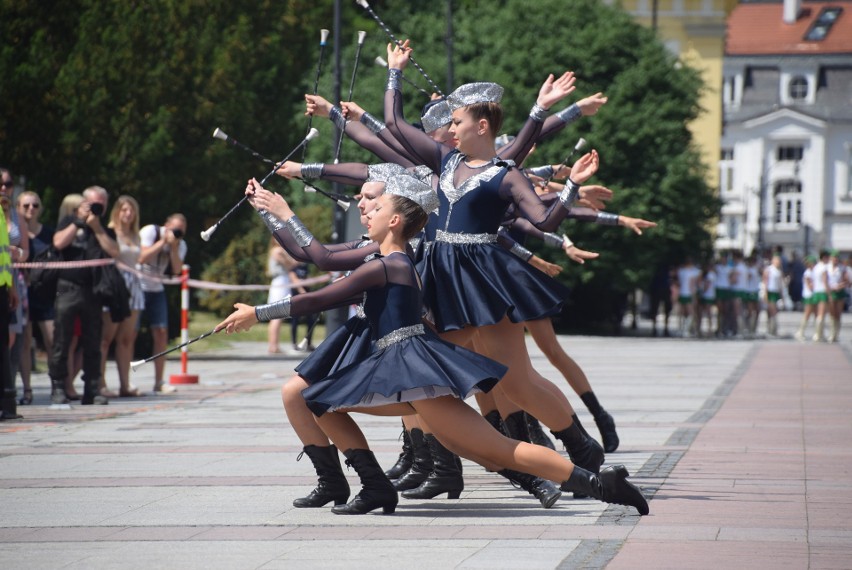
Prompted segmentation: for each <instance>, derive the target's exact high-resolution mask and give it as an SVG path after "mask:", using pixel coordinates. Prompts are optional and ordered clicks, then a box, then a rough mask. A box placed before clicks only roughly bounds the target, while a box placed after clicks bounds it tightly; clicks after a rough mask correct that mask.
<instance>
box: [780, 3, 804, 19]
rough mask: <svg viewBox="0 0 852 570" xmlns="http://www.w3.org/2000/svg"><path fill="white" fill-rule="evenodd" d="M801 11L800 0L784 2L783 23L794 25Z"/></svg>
mask: <svg viewBox="0 0 852 570" xmlns="http://www.w3.org/2000/svg"><path fill="white" fill-rule="evenodd" d="M801 9H802V0H784V23H785V24H795V23H796V20H798V19H799V12H800V11H801Z"/></svg>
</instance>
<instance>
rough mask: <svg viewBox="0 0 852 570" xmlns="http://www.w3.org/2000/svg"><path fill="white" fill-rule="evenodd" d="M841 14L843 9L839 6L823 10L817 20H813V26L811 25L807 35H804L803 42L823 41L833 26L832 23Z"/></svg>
mask: <svg viewBox="0 0 852 570" xmlns="http://www.w3.org/2000/svg"><path fill="white" fill-rule="evenodd" d="M842 13H843V8H841V7H839V6H830V7H827V8H823V9H822V12H820V14H819V16H818V17H817V19H816V20H814V23H813V24H811V27H810V28H809V29H808V31H807V33H805V40H806V41H809V42H821V41H823V40H824V39H825V38H826V37H827V36H828V34H829V32H830V31H831V28H832V27H833V26H834V22H836V21H837V18H839V17H840V14H842Z"/></svg>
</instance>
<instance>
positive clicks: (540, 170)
mask: <svg viewBox="0 0 852 570" xmlns="http://www.w3.org/2000/svg"><path fill="white" fill-rule="evenodd" d="M524 170H525V171H526V173H527V174H532V175H533V176H539V177H541V178H553V175H554V174H555V172H553V167H552V166H551V165H549V164H545V165H544V166H535V167H533V168H525V169H524Z"/></svg>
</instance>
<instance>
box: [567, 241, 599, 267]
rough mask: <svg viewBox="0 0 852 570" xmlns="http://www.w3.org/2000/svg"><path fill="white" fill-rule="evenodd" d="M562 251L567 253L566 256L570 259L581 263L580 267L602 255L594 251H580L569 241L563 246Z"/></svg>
mask: <svg viewBox="0 0 852 570" xmlns="http://www.w3.org/2000/svg"><path fill="white" fill-rule="evenodd" d="M562 251H564V252H565V255H567V256H568V259H570V260H571V261H574V262H576V263H579V264H580V265H582V264H584V263H586V260H587V259H595V258H597V257H598V256H599V255H600V254H599V253H595V252H593V251H586V250H584V249H580V248H579V247H577V246H576V245H574V244H573V243H570V242H567V241H566V242H564V243H563V244H562Z"/></svg>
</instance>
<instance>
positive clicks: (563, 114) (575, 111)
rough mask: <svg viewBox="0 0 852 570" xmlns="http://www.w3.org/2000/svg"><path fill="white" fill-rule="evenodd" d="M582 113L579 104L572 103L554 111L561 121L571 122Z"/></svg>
mask: <svg viewBox="0 0 852 570" xmlns="http://www.w3.org/2000/svg"><path fill="white" fill-rule="evenodd" d="M582 114H583V112H582V111H581V110H580V106H579V105H577V104H576V103H574V104H573V105H571V106H570V107H566V108H564V109H562V110H561V111H559V112H558V113H556V117H557V118H558V119H559V120H560V121H562V122H563V123H572V122H574V121H575V120H577V119H578V118H579V117H580V115H582Z"/></svg>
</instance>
